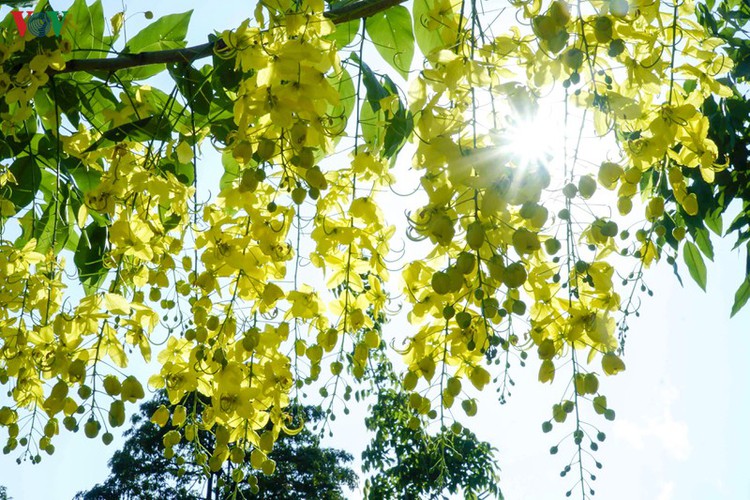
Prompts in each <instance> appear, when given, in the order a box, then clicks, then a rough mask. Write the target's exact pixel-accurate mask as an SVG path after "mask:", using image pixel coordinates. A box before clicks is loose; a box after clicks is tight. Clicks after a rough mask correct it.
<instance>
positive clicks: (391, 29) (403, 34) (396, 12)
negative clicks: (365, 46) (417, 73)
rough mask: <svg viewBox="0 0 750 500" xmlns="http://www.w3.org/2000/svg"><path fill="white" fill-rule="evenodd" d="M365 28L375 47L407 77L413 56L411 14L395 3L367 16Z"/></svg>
mask: <svg viewBox="0 0 750 500" xmlns="http://www.w3.org/2000/svg"><path fill="white" fill-rule="evenodd" d="M365 29H366V30H367V34H368V35H369V36H370V39H371V40H372V43H373V44H375V48H376V49H378V52H380V55H381V56H383V58H384V59H385V60H386V62H388V63H389V64H390V65H391V66H392V67H393V68H394V69H395V70H396V71H398V72H399V74H400V75H401V76H402V77H404V79H405V80H406V79H408V78H409V69H410V68H411V61H412V59H413V58H414V33H413V32H412V26H411V14H409V10H408V9H407V8H406V7H403V6H401V5H397V6H395V7H391V8H390V9H386V10H384V11H382V12H378V13H377V14H375V15H374V16H372V17H369V18H367V20H366V22H365Z"/></svg>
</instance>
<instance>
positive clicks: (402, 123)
mask: <svg viewBox="0 0 750 500" xmlns="http://www.w3.org/2000/svg"><path fill="white" fill-rule="evenodd" d="M384 79H385V84H384V87H385V88H386V90H388V91H389V92H390V93H392V94H393V95H398V89H397V88H396V85H395V84H394V83H393V82H392V81H391V79H390V78H388V75H386V76H385V77H384ZM386 122H387V124H388V125H387V127H386V129H385V138H384V139H383V148H384V150H383V156H385V157H386V158H392V157H394V156H395V155H396V154H397V153H398V152H399V151H401V148H402V147H403V146H404V144H405V143H406V140H407V139H408V138H409V135H410V134H411V132H412V130H413V129H414V119H413V117H412V114H411V111H408V110H407V109H406V107H405V106H404V103H403V102H402V101H401V98H400V97H399V100H398V110H397V111H396V112H395V113H393V114H392V116H391V114H390V113H386Z"/></svg>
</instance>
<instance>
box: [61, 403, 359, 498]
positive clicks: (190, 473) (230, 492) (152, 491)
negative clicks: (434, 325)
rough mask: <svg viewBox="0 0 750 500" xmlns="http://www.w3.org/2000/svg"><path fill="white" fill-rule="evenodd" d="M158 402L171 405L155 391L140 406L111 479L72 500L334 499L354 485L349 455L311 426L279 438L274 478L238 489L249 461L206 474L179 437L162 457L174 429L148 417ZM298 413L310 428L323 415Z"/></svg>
mask: <svg viewBox="0 0 750 500" xmlns="http://www.w3.org/2000/svg"><path fill="white" fill-rule="evenodd" d="M191 403H192V402H191ZM162 404H169V401H168V400H167V398H166V396H165V394H164V393H158V394H157V395H156V396H155V397H154V398H153V399H151V400H150V401H148V402H146V403H144V404H143V405H142V406H141V409H140V412H139V413H138V414H136V415H134V416H133V417H132V421H131V423H132V426H131V428H130V429H129V430H127V431H126V433H125V435H126V436H127V440H126V441H125V444H124V445H123V448H122V449H121V450H118V451H116V452H115V454H114V455H113V456H112V458H111V459H110V461H109V466H110V470H111V472H110V475H109V477H108V478H107V479H106V480H105V481H104V482H103V483H101V484H97V485H95V486H94V487H92V488H91V489H90V490H88V491H84V492H79V493H78V494H77V495H76V499H79V500H110V499H111V500H114V499H126V498H160V499H162V500H199V499H224V498H248V499H249V498H252V499H298V498H309V499H316V498H318V499H327V500H328V499H332V500H336V499H343V498H346V495H345V492H344V488H355V487H356V486H357V475H356V474H355V473H354V471H353V470H352V469H350V468H349V467H348V466H347V464H348V463H349V462H351V461H352V456H351V455H349V454H348V453H346V452H344V451H341V450H336V449H331V448H323V447H321V446H320V439H319V438H318V436H317V435H316V434H314V433H313V432H312V431H311V430H310V429H309V426H305V428H303V430H302V431H301V432H299V433H298V434H295V435H293V436H284V437H282V438H281V439H280V440H279V441H278V442H277V443H276V445H275V447H274V450H273V452H271V454H270V458H271V459H273V460H275V461H276V463H277V464H278V465H277V467H276V470H275V471H274V473H273V474H272V475H264V474H261V473H258V474H256V475H254V476H252V477H250V478H249V480H248V481H245V482H241V483H237V485H236V484H235V483H234V482H232V481H230V480H229V476H230V475H232V474H234V475H235V476H234V477H236V475H237V472H236V471H238V470H239V471H242V472H243V474H244V473H247V474H249V473H250V471H251V468H250V466H249V457H248V461H247V462H245V463H240V464H231V467H230V466H225V467H224V468H223V469H221V470H219V471H218V472H215V473H207V469H205V468H204V467H201V466H200V465H196V464H195V461H194V460H193V458H194V457H195V453H196V452H195V447H196V444H195V443H191V442H188V441H185V440H184V438H183V440H182V441H181V442H180V443H179V444H177V445H176V446H175V447H174V448H173V449H174V456H173V457H171V458H166V457H165V455H164V450H165V448H164V445H163V443H162V439H163V438H164V435H165V434H166V433H167V432H169V431H170V430H171V429H172V427H171V426H170V425H166V426H164V427H159V426H158V425H156V424H154V423H152V422H151V421H150V416H151V415H152V414H153V412H154V411H155V410H156V409H157V408H158V407H159V406H160V405H162ZM197 404H201V403H197ZM297 409H298V411H299V412H300V416H303V415H304V418H305V421H306V422H307V423H308V424H310V423H314V422H315V421H317V420H319V419H320V418H321V416H322V412H321V411H320V410H318V409H316V408H313V407H298V408H297ZM197 441H200V444H201V446H202V447H203V448H204V449H211V448H212V446H213V436H212V435H210V434H209V433H208V432H203V431H199V432H198V437H197ZM198 462H200V460H198ZM228 467H230V468H228ZM230 485H231V486H230Z"/></svg>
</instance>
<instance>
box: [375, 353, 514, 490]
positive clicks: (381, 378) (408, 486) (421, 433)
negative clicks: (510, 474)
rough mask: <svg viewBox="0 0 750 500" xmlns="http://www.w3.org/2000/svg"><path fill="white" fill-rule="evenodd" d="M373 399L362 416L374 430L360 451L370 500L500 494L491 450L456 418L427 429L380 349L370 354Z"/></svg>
mask: <svg viewBox="0 0 750 500" xmlns="http://www.w3.org/2000/svg"><path fill="white" fill-rule="evenodd" d="M373 359H375V360H376V361H375V362H374V363H373V364H372V366H371V368H370V370H371V371H372V372H373V373H372V374H371V380H373V381H374V383H373V389H372V391H371V395H372V396H373V398H374V403H373V404H372V406H371V407H370V410H369V412H368V416H367V417H366V418H365V425H366V426H367V429H368V430H369V431H370V432H371V433H372V434H373V436H372V439H371V441H370V444H369V445H368V446H367V448H366V449H365V451H364V452H363V453H362V462H363V471H364V472H366V473H371V474H372V475H371V476H370V477H369V478H368V479H367V481H366V487H365V490H366V494H367V498H369V499H370V500H381V499H392V498H403V499H422V498H429V499H433V498H444V497H445V495H446V493H450V494H454V495H455V494H458V493H461V494H462V496H463V497H464V498H469V499H476V498H503V495H502V492H501V491H500V486H499V475H498V474H499V470H498V467H497V460H496V457H495V449H494V448H493V447H492V446H491V445H490V444H489V443H487V442H484V441H480V440H479V439H478V438H477V436H476V435H475V434H474V433H472V432H470V431H469V430H468V429H466V428H464V427H462V426H461V425H460V424H458V423H453V424H452V425H451V426H450V427H446V426H443V427H442V428H441V429H439V430H438V432H431V431H430V429H428V428H427V427H426V425H425V421H424V419H423V418H420V416H419V413H418V412H417V411H416V410H415V409H414V408H413V405H412V404H411V403H410V398H409V395H408V394H407V393H406V392H405V391H404V390H403V389H402V387H401V384H400V383H399V382H398V378H397V377H396V375H395V373H394V371H393V367H392V366H391V363H390V362H389V361H388V359H387V358H386V356H385V352H384V350H383V349H382V346H381V350H379V351H378V352H377V354H376V355H375V356H374V357H373Z"/></svg>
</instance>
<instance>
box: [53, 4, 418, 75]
mask: <svg viewBox="0 0 750 500" xmlns="http://www.w3.org/2000/svg"><path fill="white" fill-rule="evenodd" d="M405 1H406V0H360V1H359V2H354V3H351V4H349V5H345V6H343V7H339V8H336V9H332V10H330V11H328V12H326V13H325V14H324V15H325V16H326V17H327V18H328V19H330V20H331V21H332V22H333V24H342V23H345V22H347V21H352V20H354V19H365V18H368V17H371V16H374V15H375V14H377V13H379V12H383V11H384V10H386V9H388V8H390V7H393V6H395V5H399V4H401V3H404V2H405ZM214 46H216V48H218V49H221V48H223V47H224V42H223V41H222V40H221V39H219V40H217V41H216V42H209V43H204V44H201V45H195V46H193V47H185V48H184V49H171V50H157V51H153V52H141V53H138V54H121V55H119V56H117V57H110V58H102V59H72V60H70V61H68V62H67V63H66V64H65V69H63V70H62V71H51V72H50V73H55V74H56V73H72V72H75V71H85V72H92V71H104V72H112V71H117V70H118V69H125V68H135V67H138V66H148V65H149V64H164V63H192V62H193V61H195V60H198V59H203V58H204V57H208V56H210V55H211V54H213V51H214Z"/></svg>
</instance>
